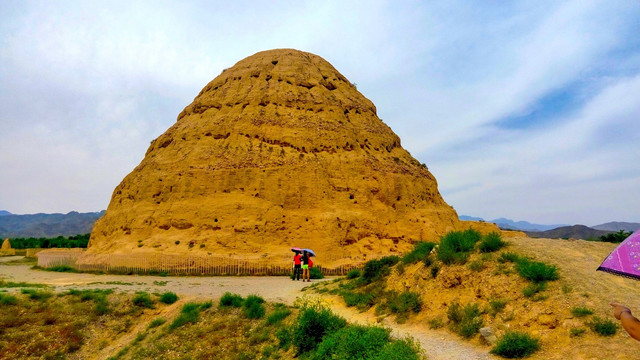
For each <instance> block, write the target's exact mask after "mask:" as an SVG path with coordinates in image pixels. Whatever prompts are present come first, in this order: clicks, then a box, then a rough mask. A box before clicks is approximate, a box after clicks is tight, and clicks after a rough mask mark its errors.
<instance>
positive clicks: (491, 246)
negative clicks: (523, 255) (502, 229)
mask: <svg viewBox="0 0 640 360" xmlns="http://www.w3.org/2000/svg"><path fill="white" fill-rule="evenodd" d="M505 246H507V243H506V242H504V241H503V240H502V236H501V235H500V234H499V233H497V232H491V233H489V234H487V235H485V236H484V237H483V238H482V241H480V244H479V245H478V249H479V250H480V252H483V253H490V252H494V251H498V250H500V249H502V248H503V247H505Z"/></svg>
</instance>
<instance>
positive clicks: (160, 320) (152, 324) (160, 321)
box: [147, 318, 167, 329]
mask: <svg viewBox="0 0 640 360" xmlns="http://www.w3.org/2000/svg"><path fill="white" fill-rule="evenodd" d="M166 322H167V320H166V319H163V318H156V319H153V320H152V321H151V322H150V323H149V325H147V329H152V328H155V327H158V326H161V325H162V324H164V323H166Z"/></svg>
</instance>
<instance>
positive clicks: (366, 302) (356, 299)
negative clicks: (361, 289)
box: [340, 291, 375, 308]
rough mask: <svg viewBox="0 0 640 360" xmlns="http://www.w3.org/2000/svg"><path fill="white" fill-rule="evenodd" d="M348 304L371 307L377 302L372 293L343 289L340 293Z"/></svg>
mask: <svg viewBox="0 0 640 360" xmlns="http://www.w3.org/2000/svg"><path fill="white" fill-rule="evenodd" d="M340 295H342V298H343V299H344V302H345V304H346V305H347V306H356V307H359V308H370V307H372V306H373V305H374V304H375V301H374V297H373V295H372V294H362V293H354V292H350V291H342V292H341V293H340Z"/></svg>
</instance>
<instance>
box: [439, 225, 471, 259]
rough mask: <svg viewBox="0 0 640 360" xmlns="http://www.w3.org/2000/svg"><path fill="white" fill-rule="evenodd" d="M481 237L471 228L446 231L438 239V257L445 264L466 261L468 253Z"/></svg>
mask: <svg viewBox="0 0 640 360" xmlns="http://www.w3.org/2000/svg"><path fill="white" fill-rule="evenodd" d="M481 237H482V236H481V235H480V233H479V232H477V231H475V230H473V229H469V230H465V231H451V232H449V233H447V234H446V235H445V236H443V237H442V238H441V239H440V246H439V247H438V259H439V260H440V261H442V262H443V263H445V264H453V263H458V264H464V263H466V262H467V259H468V258H469V253H470V252H471V251H472V250H473V248H474V247H475V245H476V243H477V242H478V241H479V240H480V238H481Z"/></svg>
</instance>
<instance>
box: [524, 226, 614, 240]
mask: <svg viewBox="0 0 640 360" xmlns="http://www.w3.org/2000/svg"><path fill="white" fill-rule="evenodd" d="M611 232H612V231H604V230H596V229H592V228H590V227H588V226H585V225H573V226H562V227H559V228H556V229H553V230H547V231H525V233H526V234H527V235H529V236H530V237H533V238H549V239H569V238H571V239H583V240H588V239H597V238H599V237H600V236H603V235H606V234H610V233H611Z"/></svg>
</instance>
